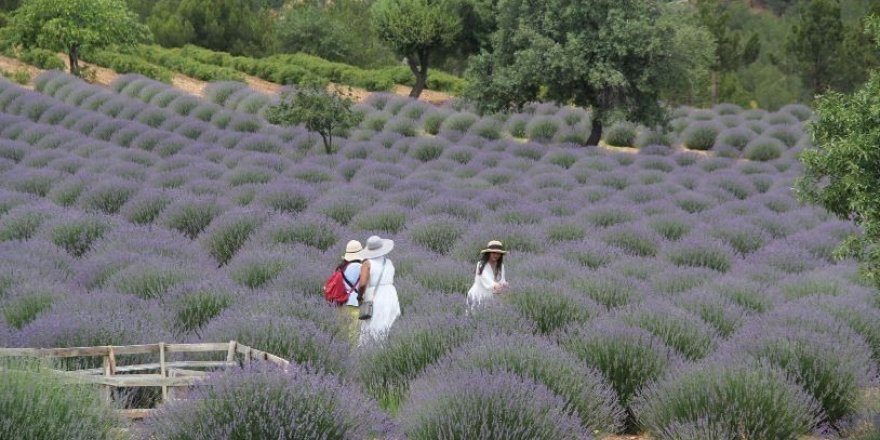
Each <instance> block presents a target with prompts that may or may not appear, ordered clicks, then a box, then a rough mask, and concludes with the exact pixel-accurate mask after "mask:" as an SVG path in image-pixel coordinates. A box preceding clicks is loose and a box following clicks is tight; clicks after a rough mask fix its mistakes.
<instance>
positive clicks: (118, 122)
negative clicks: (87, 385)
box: [0, 72, 880, 438]
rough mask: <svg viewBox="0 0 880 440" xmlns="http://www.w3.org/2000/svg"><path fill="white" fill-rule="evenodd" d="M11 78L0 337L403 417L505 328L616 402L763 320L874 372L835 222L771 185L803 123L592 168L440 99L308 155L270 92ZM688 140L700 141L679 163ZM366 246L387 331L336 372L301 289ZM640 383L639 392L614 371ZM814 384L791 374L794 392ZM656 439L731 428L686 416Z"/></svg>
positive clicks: (307, 137) (878, 337)
mask: <svg viewBox="0 0 880 440" xmlns="http://www.w3.org/2000/svg"><path fill="white" fill-rule="evenodd" d="M36 84H37V88H36V90H26V89H22V88H20V87H18V86H16V85H13V84H11V83H5V82H2V81H0V109H2V110H0V111H2V113H0V127H2V128H0V177H2V178H0V187H2V188H0V316H2V319H0V322H2V324H0V327H2V330H0V331H2V333H3V334H2V335H0V338H2V342H3V343H4V344H6V345H29V346H65V345H92V344H98V345H103V344H108V343H150V342H157V341H163V340H164V341H174V340H192V341H206V342H217V341H216V339H226V338H232V337H235V338H238V337H241V338H252V339H253V340H254V341H258V342H255V343H259V344H264V345H265V346H266V347H273V348H272V349H273V350H278V351H280V352H283V354H285V355H289V356H291V357H296V358H298V359H301V360H305V361H308V362H315V363H317V364H326V365H329V367H327V368H332V369H334V371H340V372H345V374H347V373H348V372H352V373H354V372H356V374H354V376H356V379H357V380H358V381H359V382H361V383H363V384H364V385H366V386H367V389H368V392H369V393H370V394H372V395H373V396H375V397H378V398H380V399H381V400H382V403H383V405H385V406H386V408H388V409H390V410H392V411H397V410H400V411H406V410H407V407H408V406H409V403H407V402H406V401H405V400H402V399H405V397H406V396H407V392H408V391H407V390H408V388H409V385H410V383H411V382H412V381H413V380H417V378H418V377H420V376H421V375H423V374H425V373H424V372H425V371H426V370H431V371H432V373H431V375H433V374H434V372H436V373H437V374H441V373H444V371H441V370H447V369H449V368H451V367H449V368H447V367H448V366H447V367H444V366H443V365H441V364H442V362H441V364H437V365H434V364H435V363H437V362H438V361H439V360H440V359H442V358H443V357H444V356H445V355H446V354H447V353H449V352H450V351H453V350H455V349H456V347H458V346H460V345H462V344H465V343H467V342H468V341H481V340H482V338H489V337H494V336H492V335H496V334H509V333H514V332H525V333H546V334H547V335H548V337H552V338H560V339H559V340H560V341H562V342H563V344H562V345H564V346H565V347H567V348H568V349H571V350H573V351H574V352H575V353H577V355H578V357H579V358H582V359H588V358H590V359H595V360H591V361H590V362H594V361H595V362H597V363H596V364H589V362H583V361H581V362H583V365H593V366H594V367H597V368H599V370H601V371H602V372H603V374H608V375H610V376H613V377H614V379H613V380H611V378H609V379H608V380H609V382H610V383H613V384H615V389H616V390H617V392H618V393H620V397H621V399H623V400H624V401H625V402H624V405H628V404H627V403H626V402H630V401H631V400H632V394H633V393H634V392H635V391H636V388H638V387H640V386H641V385H642V384H644V383H646V382H650V381H651V380H654V379H656V378H658V377H660V373H661V372H662V371H666V370H674V371H678V370H679V369H680V368H679V367H677V366H674V365H677V363H678V362H681V359H679V357H688V358H691V359H699V358H713V357H714V356H715V355H716V354H718V353H719V352H723V351H729V350H727V349H726V348H716V347H727V346H728V343H727V342H725V339H736V338H738V336H737V335H738V334H739V333H740V332H743V331H745V330H744V329H748V328H754V326H756V325H759V323H760V322H763V321H762V320H764V319H768V320H777V321H779V322H780V323H782V324H781V325H782V326H783V327H782V329H778V328H777V327H773V328H772V329H771V330H772V331H770V332H768V335H766V337H767V338H771V337H775V336H774V335H778V334H788V333H787V332H795V333H796V334H800V333H797V332H808V333H809V332H813V333H818V334H819V335H820V336H818V338H832V339H834V338H838V339H841V340H843V341H847V340H850V339H859V338H862V339H864V340H865V342H866V343H867V345H858V346H853V347H851V346H849V345H846V344H845V343H841V344H839V347H835V348H830V349H829V353H837V355H840V356H843V355H845V353H838V352H837V351H834V350H837V349H838V348H840V347H848V348H847V349H846V350H849V351H848V352H847V353H849V352H852V355H851V356H850V357H851V358H853V359H863V358H864V357H865V356H866V355H867V356H870V358H871V359H872V362H875V363H876V362H877V360H878V359H880V330H878V326H877V324H876V323H877V322H880V317H878V316H877V314H878V313H880V310H878V308H877V304H878V299H877V298H878V297H880V296H878V295H877V294H876V292H874V291H871V290H869V289H868V288H867V287H866V286H865V284H864V283H863V282H862V281H860V280H859V279H858V275H857V274H858V272H857V268H856V265H855V264H854V262H852V261H849V260H837V259H835V258H834V256H833V252H834V249H835V248H836V247H837V245H838V244H839V243H840V241H841V240H842V239H844V238H845V237H846V236H847V235H849V234H850V233H852V232H857V231H856V230H854V229H852V228H851V227H847V226H846V224H847V223H845V222H843V221H839V220H835V219H833V218H831V216H829V215H828V214H827V213H824V212H820V211H818V210H815V209H812V208H803V207H800V206H799V205H798V203H797V202H796V201H795V200H794V198H793V197H792V195H791V193H790V188H791V186H792V181H793V179H794V178H795V177H796V176H797V175H798V174H799V173H800V165H799V163H798V162H797V160H796V158H797V155H798V154H799V152H800V150H801V149H802V148H803V147H804V146H805V145H807V144H808V143H809V139H807V138H806V136H803V125H804V121H808V120H809V119H810V118H811V114H810V113H811V112H810V111H809V109H808V108H805V107H803V106H787V107H784V108H783V109H781V110H780V111H777V112H766V111H763V110H743V109H741V108H739V107H737V106H734V105H718V106H716V107H714V108H713V109H711V110H709V109H704V110H700V109H694V108H687V107H683V108H679V109H676V110H675V111H674V112H673V114H672V115H671V116H672V117H673V120H672V122H671V123H670V124H669V127H660V128H655V129H653V130H641V131H638V130H637V131H633V132H630V131H629V130H622V131H623V135H625V136H623V137H625V138H627V139H629V140H626V141H625V142H619V143H620V144H625V145H626V146H630V145H632V144H633V143H635V144H636V145H637V146H639V147H641V148H640V149H639V150H638V151H636V150H632V151H623V150H613V151H612V150H609V149H607V148H606V147H605V145H604V144H603V145H602V146H591V147H584V146H583V145H582V144H583V143H584V142H585V141H586V137H587V135H588V134H589V130H590V124H591V122H590V118H591V115H590V114H589V112H588V111H586V110H584V109H580V108H574V107H570V106H565V107H561V108H560V107H559V106H558V105H552V104H546V103H533V104H529V105H527V106H526V107H525V108H524V109H523V110H522V111H521V112H517V113H513V114H504V115H490V116H485V117H478V116H477V115H476V114H474V113H472V112H471V110H470V109H469V108H468V106H467V104H464V103H461V102H456V103H453V104H449V105H445V106H442V107H436V106H433V105H430V104H427V103H425V102H419V101H414V100H410V99H408V98H404V97H396V96H392V95H387V94H376V95H373V96H372V97H370V98H369V99H368V100H367V101H366V102H365V103H362V104H359V105H357V106H356V109H355V111H356V112H357V113H358V114H360V115H362V116H363V117H364V119H363V122H362V123H361V124H360V125H359V126H358V127H356V128H355V129H354V130H352V132H351V133H348V134H341V137H340V138H339V140H338V145H337V146H338V152H337V153H335V154H333V155H326V154H324V153H323V152H322V151H320V149H318V148H314V146H315V145H316V143H317V142H319V141H318V138H317V136H315V135H314V134H310V133H308V131H307V130H305V129H304V128H303V127H284V128H282V127H278V126H273V125H271V124H267V123H265V122H264V121H263V120H262V117H261V116H260V114H261V111H262V108H263V107H264V106H265V104H266V103H267V102H271V101H272V100H273V99H274V98H272V97H269V98H267V97H266V96H264V95H259V94H256V92H254V91H252V90H249V89H247V88H246V87H244V86H243V85H241V84H231V83H221V84H216V85H212V86H210V87H209V88H208V89H207V91H206V97H207V99H199V98H197V97H195V96H192V95H188V94H186V93H183V92H181V91H179V90H176V89H174V88H173V87H171V86H170V85H167V84H162V83H158V82H155V81H152V80H147V79H144V78H141V77H137V76H129V75H126V76H123V77H121V78H120V79H119V80H118V82H117V83H116V84H114V85H113V87H111V88H104V87H101V86H97V85H90V84H86V83H84V82H82V81H81V80H79V79H78V78H75V77H72V76H69V75H66V74H62V73H60V72H49V73H46V74H43V75H42V76H40V77H38V78H37V80H36ZM707 127H708V128H712V130H708V131H711V132H713V133H714V134H715V135H717V136H715V137H714V139H712V142H708V141H706V142H703V143H702V144H701V146H703V147H704V148H709V147H712V148H709V149H707V150H706V151H705V152H697V151H683V149H682V145H681V144H682V143H684V144H685V145H684V146H685V147H687V146H691V147H692V146H693V145H691V144H697V142H693V141H694V139H695V138H696V137H700V136H698V134H706V133H701V132H702V131H707V130H706V129H707ZM666 128H668V129H669V130H670V131H669V132H665V131H663V130H665V129H666ZM716 129H717V130H716ZM612 131H613V130H612ZM636 132H638V133H636ZM709 134H712V133H709ZM689 136H690V139H688V137H689ZM713 136H714V135H713ZM679 137H680V138H679ZM703 137H705V138H706V139H708V138H709V137H711V136H708V135H707V136H703ZM529 138H531V140H529ZM689 140H690V141H691V142H690V143H689ZM606 142H608V139H606ZM608 143H613V142H608ZM372 234H379V235H382V236H387V237H389V238H392V239H394V240H395V241H396V243H397V246H396V247H395V250H394V252H393V254H392V259H393V260H394V262H395V265H396V267H397V279H396V280H395V283H396V285H397V288H398V292H399V298H400V302H401V304H402V307H403V315H402V316H401V317H400V318H399V322H397V323H396V324H395V327H394V328H393V329H392V334H391V335H390V336H389V339H388V340H387V341H386V343H385V344H384V345H381V344H380V345H377V346H371V347H363V348H360V349H358V353H357V355H356V356H354V357H353V358H352V359H349V357H348V349H349V348H348V344H349V342H350V337H351V334H350V326H349V325H347V321H345V320H344V319H343V316H342V314H341V313H337V312H338V310H336V309H334V308H332V307H328V306H327V305H326V304H325V301H324V300H323V297H322V292H321V290H322V287H323V284H324V281H325V280H326V279H327V277H328V276H329V274H330V273H331V271H332V269H333V268H334V267H335V266H336V265H337V264H338V262H339V258H340V256H341V255H342V251H343V249H342V245H343V244H344V243H345V242H347V241H348V240H349V239H359V240H364V239H365V238H366V237H367V236H369V235H372ZM492 239H499V240H501V241H503V242H504V244H505V246H506V248H507V249H508V250H509V251H510V253H509V254H508V256H507V257H506V261H505V263H506V265H507V269H508V270H507V276H508V279H509V280H510V282H511V290H510V292H509V294H508V295H506V296H499V297H498V298H497V299H499V301H494V302H493V303H492V304H485V307H480V308H479V309H477V310H468V308H467V307H466V303H465V293H466V291H467V289H468V287H469V285H470V283H471V282H472V280H473V271H474V267H475V264H476V262H477V260H478V258H479V251H480V250H481V249H482V248H483V247H484V246H485V244H486V242H487V241H489V240H492ZM823 311H824V312H823ZM250 317H259V319H260V320H261V321H260V322H264V321H265V322H268V323H271V324H265V325H263V324H259V325H258V324H255V323H252V322H250V321H249V318H250ZM609 320H616V322H614V323H609ZM627 323H631V324H627ZM282 324H283V325H282ZM273 325H278V326H280V327H278V328H277V329H276V328H275V327H273ZM632 326H635V327H643V328H634V327H632ZM18 327H20V328H18ZM606 327H608V328H609V329H607V331H605V330H606V329H605V328H606ZM646 329H647V330H646ZM249 331H250V333H249ZM273 332H275V333H279V332H280V333H281V334H282V336H275V335H273ZM716 332H717V333H716ZM770 333H773V334H772V335H771V334H770ZM810 334H812V333H810ZM566 338H567V339H566ZM773 340H774V341H775V340H776V339H773ZM834 340H836V339H834ZM578 341H580V342H578ZM621 341H623V342H621ZM474 343H475V344H476V342H474ZM613 344H617V346H612V345H613ZM819 347H820V348H821V347H824V345H821V344H820V345H819ZM811 349H812V348H811ZM547 350H548V353H549V352H554V353H555V351H553V350H554V349H553V348H550V347H548V348H547ZM678 351H681V354H679V353H678ZM777 351H778V352H779V353H790V352H788V351H786V350H784V349H779V350H777ZM738 353H739V354H737V355H736V356H735V357H738V358H746V357H748V358H751V357H754V356H756V355H753V354H752V353H751V352H749V353H746V351H745V349H743V350H740V351H739V352H738ZM810 353H812V352H811V351H809V350H806V349H804V350H802V351H800V352H797V353H796V354H797V355H798V356H802V355H804V356H805V354H810ZM588 354H589V355H590V356H588ZM810 355H811V356H812V354H810ZM322 356H323V357H322ZM603 356H604V357H603ZM638 356H642V357H643V358H644V359H642V358H638ZM786 356H788V354H787V355H786ZM792 356H794V355H792ZM765 357H766V356H765ZM789 358H792V359H801V358H800V357H797V356H795V357H787V358H786V359H789ZM615 359H617V360H619V362H622V363H620V364H619V365H630V367H628V368H620V367H619V366H617V365H618V364H614V363H613V362H612V361H614V362H618V361H616V360H615ZM815 359H818V360H822V359H824V358H823V357H821V356H819V355H815ZM79 361H81V360H77V362H79ZM600 361H601V362H600ZM487 362H488V361H487ZM493 362H494V361H493ZM817 362H818V361H817ZM343 365H344V366H343ZM602 365H604V366H602ZM817 365H818V364H817ZM74 366H77V363H76V362H74V363H72V364H71V365H70V367H74ZM480 368H481V369H483V368H489V367H488V366H487V367H482V366H481V367H480ZM640 368H643V369H644V371H645V372H647V373H650V375H648V376H638V377H630V376H627V375H628V374H631V375H636V373H638V371H639V369H640ZM435 370H436V371H435ZM621 370H626V371H627V372H621ZM630 370H632V371H630ZM492 371H496V370H492ZM828 371H831V370H828ZM839 373H840V374H839V376H840V377H841V378H845V377H847V376H846V371H841V372H839ZM517 374H523V373H517ZM789 374H791V373H790V372H789ZM823 374H824V373H823ZM826 376H827V375H824V376H823V375H816V374H814V375H805V376H804V377H810V378H809V379H802V380H801V382H800V383H801V384H802V385H803V386H804V387H805V388H808V387H813V388H809V389H812V390H816V389H819V388H821V386H822V383H823V381H824V380H826V379H823V377H826ZM713 380H714V379H713ZM628 381H629V382H628ZM634 383H638V386H636V385H632V384H634ZM827 383H829V384H830V383H831V381H829V382H827ZM852 383H857V382H852ZM623 384H630V385H629V388H626V387H625V386H624V385H623ZM548 386H549V384H548ZM817 387H818V388H817ZM553 389H554V392H555V393H560V394H561V393H562V391H559V387H557V388H553ZM835 389H849V388H845V387H844V388H835ZM621 390H623V392H621ZM838 394H839V395H843V394H841V393H838ZM838 394H834V393H832V394H831V395H838ZM562 397H565V398H569V399H570V397H566V396H562ZM833 406H834V407H837V406H839V405H837V404H835V405H833ZM829 407H831V406H829ZM630 408H631V406H630ZM578 412H580V410H579V411H578ZM571 415H573V413H572V414H571ZM630 415H631V414H630ZM578 416H580V419H581V420H583V417H584V415H583V414H578ZM843 418H846V417H843ZM632 420H633V419H632V418H631V417H630V422H629V426H630V428H632V427H633V424H632ZM839 424H840V426H843V421H841V422H840V423H839ZM663 429H665V430H667V431H664V432H667V433H668V436H669V437H672V438H678V437H676V436H680V437H683V438H694V437H695V436H696V437H699V436H701V435H702V436H703V438H713V436H718V437H720V438H723V437H725V436H730V435H737V432H735V431H731V428H730V427H729V426H727V425H723V424H719V423H717V420H716V419H715V418H713V416H712V414H700V415H699V416H695V417H693V418H688V419H687V420H684V419H681V420H675V421H673V422H671V423H668V424H665V425H664V428H663ZM664 435H667V434H664ZM688 436H689V437H688Z"/></svg>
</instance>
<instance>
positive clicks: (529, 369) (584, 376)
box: [427, 335, 624, 432]
mask: <svg viewBox="0 0 880 440" xmlns="http://www.w3.org/2000/svg"><path fill="white" fill-rule="evenodd" d="M453 369H468V370H471V369H475V370H482V371H485V372H487V373H497V372H509V373H513V374H516V375H519V376H521V377H524V378H529V379H533V380H535V381H536V382H538V383H540V384H543V385H545V386H547V388H549V389H550V390H551V391H553V392H554V393H556V394H557V395H559V396H561V397H563V398H564V399H566V401H567V402H568V404H570V405H571V406H572V407H574V408H575V409H577V414H578V416H579V417H580V419H581V423H582V424H583V425H584V427H585V428H587V429H589V430H591V431H592V430H598V431H602V432H616V431H618V430H619V429H620V428H621V427H622V424H623V417H624V413H623V410H622V408H621V407H620V406H619V404H618V403H617V396H616V395H615V393H614V391H613V390H612V389H611V387H610V386H609V385H608V384H607V383H606V382H605V380H604V379H603V378H602V376H601V374H599V373H598V372H597V371H595V370H591V369H589V368H586V367H585V366H584V365H583V364H582V363H580V362H579V361H578V360H577V358H575V357H574V356H572V355H571V354H570V353H567V352H566V351H564V350H562V349H561V348H560V347H559V346H557V345H555V344H553V343H552V342H551V341H549V340H547V339H544V338H540V337H534V336H522V335H511V336H502V335H493V336H491V337H489V338H481V339H478V340H475V341H473V342H471V343H468V344H465V345H463V346H462V347H460V348H458V349H456V350H454V351H453V352H451V353H450V354H449V355H448V356H446V357H445V358H443V359H442V360H441V361H439V362H438V363H437V364H436V365H435V366H434V367H432V370H433V371H449V370H453ZM427 374H429V375H430V374H432V373H427Z"/></svg>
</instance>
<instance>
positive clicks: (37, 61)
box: [3, 48, 67, 70]
mask: <svg viewBox="0 0 880 440" xmlns="http://www.w3.org/2000/svg"><path fill="white" fill-rule="evenodd" d="M3 55H6V56H9V57H12V58H17V59H19V60H21V61H22V62H24V63H27V64H30V65H31V66H35V67H39V68H40V69H46V70H52V69H56V70H64V69H66V68H67V65H66V64H64V61H62V60H61V58H58V55H57V54H56V53H55V52H52V51H51V50H45V49H37V48H33V49H22V50H18V51H16V50H14V49H11V48H9V49H6V50H4V51H3Z"/></svg>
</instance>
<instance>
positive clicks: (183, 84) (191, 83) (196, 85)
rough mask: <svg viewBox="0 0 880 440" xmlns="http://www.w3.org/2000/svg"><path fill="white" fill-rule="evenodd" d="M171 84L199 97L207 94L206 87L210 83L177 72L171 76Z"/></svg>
mask: <svg viewBox="0 0 880 440" xmlns="http://www.w3.org/2000/svg"><path fill="white" fill-rule="evenodd" d="M171 85H172V86H173V87H175V88H178V89H180V90H183V91H184V92H187V93H189V94H191V95H195V96H198V97H200V98H201V97H202V96H205V87H206V86H207V85H208V83H207V82H205V81H199V80H197V79H195V78H190V77H188V76H185V75H181V74H179V73H175V74H174V76H172V77H171Z"/></svg>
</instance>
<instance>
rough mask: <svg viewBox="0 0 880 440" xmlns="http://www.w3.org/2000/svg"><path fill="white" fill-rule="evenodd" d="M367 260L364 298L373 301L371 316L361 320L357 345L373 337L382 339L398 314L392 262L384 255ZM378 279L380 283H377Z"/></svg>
mask: <svg viewBox="0 0 880 440" xmlns="http://www.w3.org/2000/svg"><path fill="white" fill-rule="evenodd" d="M369 261H370V282H369V284H368V285H367V290H366V292H364V299H365V300H366V301H373V317H372V318H370V319H367V320H364V321H361V332H360V339H359V341H358V345H364V344H365V343H367V342H369V341H370V340H374V339H375V340H381V339H384V338H385V335H386V334H387V333H388V330H390V329H391V325H392V324H394V321H395V320H396V319H397V317H398V316H400V302H399V301H398V300H397V289H395V288H394V263H392V262H391V260H389V259H387V258H385V257H378V258H371V259H370V260H369ZM383 261H384V269H383ZM380 271H383V273H380ZM380 276H381V280H380V279H379V278H380ZM380 281H381V284H378V283H379V282H380ZM377 284H378V285H377Z"/></svg>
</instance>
